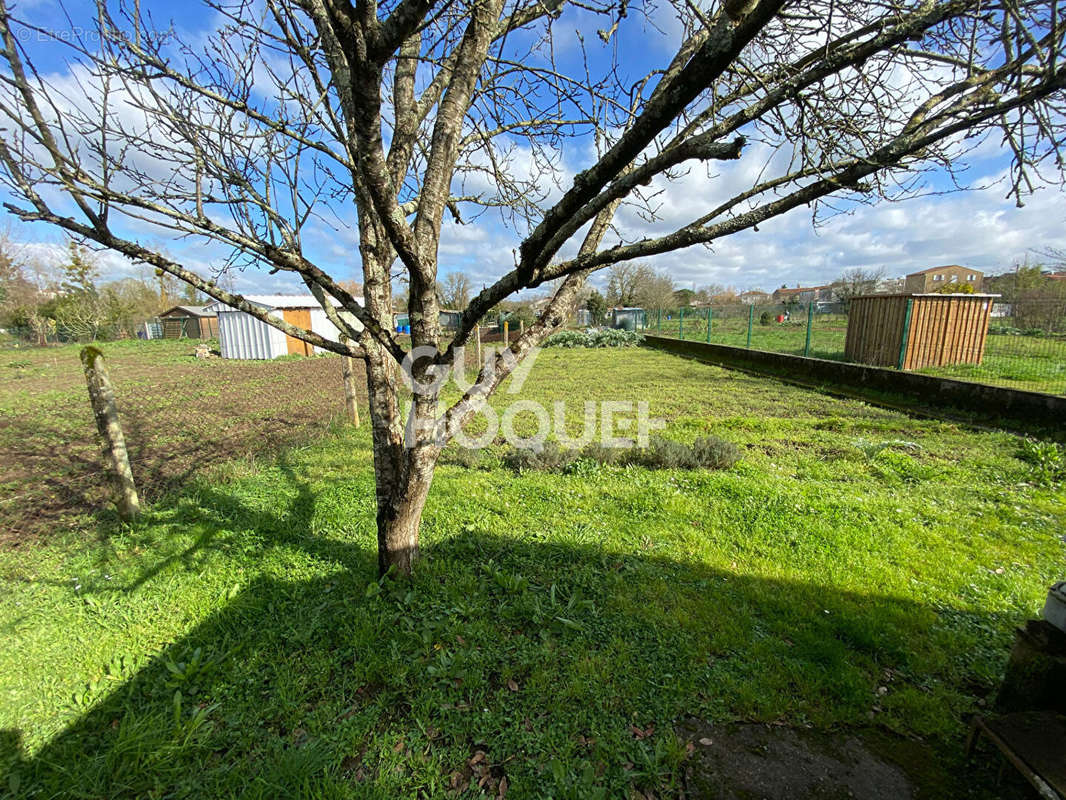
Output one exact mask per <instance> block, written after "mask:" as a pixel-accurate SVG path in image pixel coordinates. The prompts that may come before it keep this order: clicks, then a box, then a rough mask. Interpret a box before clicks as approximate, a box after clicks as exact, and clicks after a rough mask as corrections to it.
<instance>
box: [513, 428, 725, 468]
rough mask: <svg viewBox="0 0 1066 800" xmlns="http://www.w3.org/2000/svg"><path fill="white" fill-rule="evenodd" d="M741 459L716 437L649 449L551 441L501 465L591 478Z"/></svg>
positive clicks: (664, 442) (655, 443) (657, 442)
mask: <svg viewBox="0 0 1066 800" xmlns="http://www.w3.org/2000/svg"><path fill="white" fill-rule="evenodd" d="M739 458H740V453H739V451H738V450H737V446H736V445H735V444H733V443H732V442H729V441H726V440H725V439H720V438H719V437H717V436H705V437H703V438H702V439H697V440H696V441H695V442H693V443H692V444H691V445H687V444H682V443H681V442H675V441H672V440H670V439H662V438H659V437H656V438H653V439H652V440H651V442H650V443H649V445H648V447H647V448H640V447H622V448H619V447H606V446H604V445H602V444H600V443H598V442H597V443H593V444H589V445H586V446H585V447H583V448H581V449H578V448H565V447H562V446H561V445H559V444H558V443H557V442H554V441H550V442H546V443H545V444H544V447H543V448H541V449H540V450H531V449H519V448H512V449H510V450H508V451H507V452H506V453H505V454H504V455H503V457H502V458H501V461H502V462H503V465H504V466H505V467H507V468H508V469H511V470H514V471H515V472H517V473H519V474H521V473H523V472H529V471H531V470H538V471H541V472H566V473H570V474H578V475H589V474H591V473H592V472H594V471H595V467H597V466H641V467H646V468H647V469H728V468H729V467H731V466H733V465H734V464H735V463H736V462H737V460H738V459H739Z"/></svg>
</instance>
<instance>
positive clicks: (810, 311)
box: [803, 302, 814, 356]
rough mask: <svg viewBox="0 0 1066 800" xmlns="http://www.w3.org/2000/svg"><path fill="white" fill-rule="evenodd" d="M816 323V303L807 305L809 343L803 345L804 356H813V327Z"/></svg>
mask: <svg viewBox="0 0 1066 800" xmlns="http://www.w3.org/2000/svg"><path fill="white" fill-rule="evenodd" d="M813 322H814V303H813V302H812V303H809V304H808V305H807V343H806V344H805V345H803V355H805V356H809V355H810V354H811V325H812V324H813Z"/></svg>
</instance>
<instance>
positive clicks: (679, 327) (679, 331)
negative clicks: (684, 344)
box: [677, 306, 685, 339]
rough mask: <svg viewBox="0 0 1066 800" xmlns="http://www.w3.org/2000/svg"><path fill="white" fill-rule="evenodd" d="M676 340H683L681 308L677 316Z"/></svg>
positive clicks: (683, 318) (683, 308)
mask: <svg viewBox="0 0 1066 800" xmlns="http://www.w3.org/2000/svg"><path fill="white" fill-rule="evenodd" d="M677 338H678V339H684V338H685V307H684V306H682V307H681V309H680V310H679V311H678V315H677Z"/></svg>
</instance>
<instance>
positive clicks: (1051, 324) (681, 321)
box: [644, 298, 1066, 395]
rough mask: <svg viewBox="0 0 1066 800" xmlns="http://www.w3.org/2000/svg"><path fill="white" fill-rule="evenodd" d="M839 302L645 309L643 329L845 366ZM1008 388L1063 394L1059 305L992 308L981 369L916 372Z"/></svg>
mask: <svg viewBox="0 0 1066 800" xmlns="http://www.w3.org/2000/svg"><path fill="white" fill-rule="evenodd" d="M847 330H848V315H847V309H846V308H845V306H844V305H843V304H840V303H809V304H806V305H794V304H793V305H785V304H780V303H778V304H772V305H746V304H739V303H738V304H732V305H712V306H704V307H683V308H665V309H652V310H647V311H646V313H645V326H644V331H645V332H646V333H648V334H652V335H656V336H669V337H673V338H679V339H685V340H689V341H701V342H707V343H709V344H722V345H729V346H732V347H747V348H752V349H755V350H767V351H770V352H775V353H787V354H789V355H798V356H811V357H814V358H826V359H831V360H835V361H844V360H845V357H844V342H845V339H846V338H847ZM918 371H919V372H921V373H924V374H930V375H939V376H943V377H948V378H959V379H962V380H971V381H976V382H979V383H987V384H990V385H994V386H1005V387H1008V388H1013V389H1026V390H1029V391H1036V392H1045V393H1048V394H1057V395H1062V394H1066V299H1044V298H1040V299H1031V300H1019V301H1016V302H1014V303H994V304H993V306H992V312H991V320H990V322H989V327H988V336H987V339H986V342H985V352H984V357H983V358H982V360H981V363H980V364H953V365H946V366H941V367H930V368H924V369H921V370H918Z"/></svg>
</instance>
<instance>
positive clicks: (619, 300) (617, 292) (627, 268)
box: [607, 263, 647, 306]
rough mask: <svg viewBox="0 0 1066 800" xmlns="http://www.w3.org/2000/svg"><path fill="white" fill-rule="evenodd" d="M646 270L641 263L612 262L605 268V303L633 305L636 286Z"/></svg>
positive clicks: (635, 299) (635, 298)
mask: <svg viewBox="0 0 1066 800" xmlns="http://www.w3.org/2000/svg"><path fill="white" fill-rule="evenodd" d="M646 270H647V267H645V266H644V265H643V264H627V263H621V264H612V265H611V266H610V267H608V268H607V305H609V306H633V305H636V303H637V287H638V286H639V285H640V281H641V278H642V277H643V274H644V272H645V271H646Z"/></svg>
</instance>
